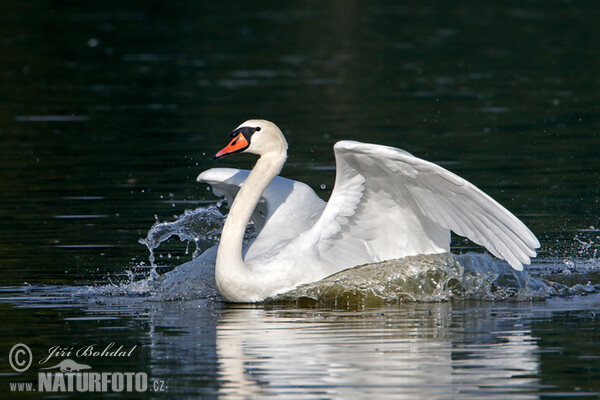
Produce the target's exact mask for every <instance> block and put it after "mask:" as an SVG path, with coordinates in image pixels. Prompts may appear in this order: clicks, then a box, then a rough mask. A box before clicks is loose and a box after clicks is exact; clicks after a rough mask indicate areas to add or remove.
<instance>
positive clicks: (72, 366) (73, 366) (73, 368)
mask: <svg viewBox="0 0 600 400" xmlns="http://www.w3.org/2000/svg"><path fill="white" fill-rule="evenodd" d="M91 368H92V367H90V366H89V365H85V364H78V363H76V362H75V361H73V360H69V359H68V358H67V359H66V360H62V361H61V362H59V363H58V364H56V365H55V366H54V367H47V368H40V370H44V369H60V372H79V371H82V370H84V369H91Z"/></svg>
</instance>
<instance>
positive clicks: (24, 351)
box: [8, 343, 33, 372]
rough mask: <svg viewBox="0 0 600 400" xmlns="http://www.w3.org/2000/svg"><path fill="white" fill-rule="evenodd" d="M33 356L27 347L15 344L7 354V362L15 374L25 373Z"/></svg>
mask: <svg viewBox="0 0 600 400" xmlns="http://www.w3.org/2000/svg"><path fill="white" fill-rule="evenodd" d="M32 361H33V355H32V354H31V349H30V348H29V346H27V345H26V344H23V343H17V344H15V345H14V346H13V347H12V349H10V353H8V362H9V364H10V366H11V367H12V369H14V370H15V371H17V372H25V371H27V370H28V369H29V367H31V362H32Z"/></svg>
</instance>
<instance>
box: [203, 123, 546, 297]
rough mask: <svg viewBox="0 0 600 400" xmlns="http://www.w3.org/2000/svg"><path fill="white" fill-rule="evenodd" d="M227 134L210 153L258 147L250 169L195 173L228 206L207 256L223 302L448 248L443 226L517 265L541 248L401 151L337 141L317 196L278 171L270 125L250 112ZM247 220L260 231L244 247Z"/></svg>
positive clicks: (277, 136)
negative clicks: (326, 194)
mask: <svg viewBox="0 0 600 400" xmlns="http://www.w3.org/2000/svg"><path fill="white" fill-rule="evenodd" d="M230 136H231V137H232V140H231V142H230V143H229V144H228V145H227V146H226V147H225V148H223V149H222V150H221V151H219V152H218V153H217V154H216V155H215V159H216V158H221V157H224V156H226V155H229V154H234V153H240V152H244V153H253V154H257V155H259V156H260V157H259V159H258V161H257V162H256V165H255V166H254V168H253V169H252V171H250V172H248V171H245V170H237V169H230V168H214V169H209V170H207V171H204V172H202V173H201V174H200V175H199V176H198V179H197V180H198V182H205V183H208V184H210V185H211V186H212V188H213V191H214V192H215V194H217V195H220V196H225V197H226V198H227V200H228V204H230V205H231V208H230V211H229V215H228V216H227V219H226V221H225V225H224V226H223V232H222V234H221V240H220V243H219V246H218V250H217V258H216V264H215V281H216V284H217V287H218V289H219V291H220V292H221V294H222V295H223V296H224V297H225V299H226V300H228V301H231V302H258V301H262V300H264V299H266V298H268V297H271V296H275V295H277V294H280V293H284V292H287V291H289V290H291V289H293V288H295V287H297V286H299V285H301V284H304V283H308V282H315V281H318V280H321V279H323V278H325V277H327V276H329V275H331V274H334V273H336V272H339V271H341V270H344V269H347V268H350V267H353V266H356V265H361V264H366V263H373V262H379V261H384V260H388V259H394V258H401V257H406V256H410V255H418V254H435V253H443V252H448V251H450V231H451V230H452V231H454V232H456V233H457V234H459V235H461V236H466V237H467V238H469V239H470V240H472V241H473V242H475V243H477V244H479V245H482V246H484V247H485V248H486V249H487V250H489V251H490V253H492V254H493V255H495V256H496V257H498V258H502V259H504V260H506V261H507V262H508V263H509V264H510V265H511V266H512V267H513V268H514V269H516V270H522V269H523V264H529V263H530V258H531V257H535V256H536V252H535V249H536V248H538V247H540V244H539V242H538V240H537V239H536V237H535V236H534V235H533V233H531V231H530V230H529V229H528V228H527V227H526V226H525V225H524V224H523V223H522V222H521V221H520V220H519V219H518V218H517V217H515V216H514V215H513V214H511V213H510V212H509V211H507V210H506V209H505V208H504V207H502V206H501V205H500V204H498V203H497V202H496V201H494V200H493V199H492V198H491V197H489V196H488V195H486V194H485V193H483V192H482V191H481V190H479V189H478V188H476V187H475V186H474V185H472V184H471V183H469V182H467V181H466V180H464V179H462V178H460V177H459V176H457V175H455V174H453V173H451V172H449V171H447V170H446V169H444V168H442V167H440V166H438V165H436V164H433V163H430V162H428V161H425V160H421V159H419V158H417V157H415V156H413V155H411V154H410V153H408V152H406V151H403V150H400V149H396V148H393V147H388V146H381V145H375V144H366V143H360V142H355V141H349V140H345V141H340V142H337V143H336V144H335V146H334V147H333V149H334V152H335V159H336V168H337V172H336V178H335V186H334V188H333V192H332V193H331V197H330V198H329V201H328V202H327V203H325V202H324V201H323V200H321V199H320V198H319V197H318V196H317V195H316V193H315V192H314V191H313V190H312V189H311V188H310V187H308V186H307V185H305V184H304V183H301V182H296V181H292V180H289V179H285V178H281V177H277V175H278V174H279V172H280V171H281V168H282V166H283V164H284V162H285V160H286V158H287V142H286V140H285V138H284V136H283V134H282V133H281V131H280V130H279V128H278V127H277V126H276V125H275V124H274V123H272V122H269V121H265V120H249V121H246V122H244V123H243V124H241V125H240V126H239V127H237V128H236V129H235V130H234V131H233V132H231V134H230ZM233 198H235V199H234V200H233V202H232V201H231V200H232V199H233ZM251 218H252V219H253V221H254V223H255V225H256V227H257V229H259V233H258V235H257V237H256V238H255V239H254V241H253V242H252V243H251V244H250V246H249V247H247V248H246V249H243V246H242V241H243V237H244V232H245V229H246V226H247V224H248V222H249V220H250V219H251ZM242 257H243V258H242Z"/></svg>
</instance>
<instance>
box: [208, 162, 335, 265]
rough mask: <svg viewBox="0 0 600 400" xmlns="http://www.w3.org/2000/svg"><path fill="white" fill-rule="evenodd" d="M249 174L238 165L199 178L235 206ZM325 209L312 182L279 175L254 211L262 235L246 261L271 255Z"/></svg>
mask: <svg viewBox="0 0 600 400" xmlns="http://www.w3.org/2000/svg"><path fill="white" fill-rule="evenodd" d="M249 173H250V171H248V170H241V169H234V168H212V169H209V170H206V171H204V172H202V173H201V174H200V175H198V178H197V179H196V180H197V181H198V182H204V183H208V184H209V185H211V187H212V189H213V192H214V193H215V194H216V195H217V196H223V197H225V198H226V200H227V203H228V204H229V205H231V203H232V201H233V199H234V198H235V196H236V195H237V193H238V191H239V189H240V186H241V185H242V183H244V181H245V180H246V178H247V177H248V174H249ZM324 208H325V202H324V201H323V200H321V199H320V198H319V196H317V194H316V193H315V192H314V191H313V190H312V189H311V188H310V187H309V186H308V185H306V184H304V183H302V182H298V181H294V180H291V179H286V178H282V177H280V176H277V177H275V179H273V181H271V183H269V186H268V187H267V189H266V190H265V191H264V192H263V194H262V196H261V199H260V201H259V203H258V204H257V206H256V209H255V210H254V213H253V214H252V221H254V224H255V226H256V227H257V229H258V230H259V234H258V236H257V237H256V239H255V240H254V242H253V243H252V244H251V246H250V247H249V248H248V249H247V250H246V255H245V259H246V261H249V260H251V259H254V258H257V257H265V258H268V257H271V256H272V255H273V252H274V251H275V249H276V248H279V247H281V246H284V245H285V244H286V243H287V242H289V241H290V240H291V239H293V238H296V237H297V236H298V235H299V234H300V233H302V232H305V231H306V230H307V229H309V228H310V227H312V226H313V224H314V223H315V221H316V220H317V218H318V217H319V216H320V215H321V213H322V212H323V209H324Z"/></svg>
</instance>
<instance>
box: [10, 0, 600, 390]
mask: <svg viewBox="0 0 600 400" xmlns="http://www.w3.org/2000/svg"><path fill="white" fill-rule="evenodd" d="M598 20H600V8H599V6H598V4H597V2H595V1H551V2H543V3H537V2H528V3H523V2H501V3H498V2H491V1H489V2H488V1H484V2H478V3H477V5H474V4H470V3H458V4H453V5H451V6H450V5H449V4H447V3H446V2H430V3H427V4H424V3H423V2H401V3H399V2H393V1H382V2H377V3H376V4H375V3H368V2H356V1H333V2H327V3H325V4H320V3H318V2H302V3H297V2H294V3H292V2H283V3H281V4H273V3H271V2H260V1H259V2H252V3H247V2H238V1H233V2H227V3H226V4H218V3H207V2H194V1H180V2H156V1H147V2H143V3H141V2H116V1H114V2H113V1H108V2H85V4H84V3H83V2H70V1H67V2H58V3H56V4H55V3H50V2H44V1H41V0H40V1H29V2H19V1H13V0H9V1H4V2H2V3H1V4H0V50H1V54H2V56H1V58H0V65H1V66H2V68H0V82H1V86H0V176H1V177H2V183H3V184H2V190H1V191H0V221H1V224H2V230H0V267H1V268H2V272H3V275H2V280H1V281H0V285H1V287H0V291H1V292H2V294H1V295H0V303H1V304H0V317H1V318H2V320H3V321H4V324H2V326H1V327H0V331H1V332H2V335H1V336H0V338H1V339H0V341H1V345H0V351H1V355H0V385H1V386H0V390H1V391H3V392H5V391H8V390H9V382H18V381H23V382H24V381H36V380H37V377H36V374H37V372H38V370H39V367H40V366H39V365H37V364H36V365H34V366H33V367H32V368H31V369H30V370H28V371H27V372H25V373H23V374H20V373H16V372H15V371H13V369H12V368H11V367H10V365H9V363H8V354H9V351H10V349H11V348H12V346H13V345H14V344H16V343H19V342H22V343H25V344H27V345H28V346H29V347H30V348H31V350H32V353H33V355H34V362H35V363H37V362H38V361H39V360H40V359H41V358H42V356H43V355H45V354H46V355H47V353H48V349H49V348H50V347H52V346H57V345H60V346H70V347H75V348H79V347H82V346H88V345H91V344H97V345H98V346H99V347H106V345H108V344H109V343H111V342H115V344H116V345H123V346H124V347H125V348H131V347H132V346H135V345H137V348H136V349H135V351H134V352H133V353H132V355H131V356H130V357H124V358H120V359H117V360H115V359H110V358H87V359H86V358H76V357H73V358H74V359H76V361H78V362H79V363H88V364H89V365H91V366H92V367H93V369H94V370H95V371H143V372H146V373H148V375H149V376H150V377H151V378H153V379H156V380H164V381H165V382H166V383H167V387H168V390H167V391H166V392H165V394H166V395H171V396H176V397H185V396H190V397H193V396H199V395H202V396H206V397H220V396H223V397H228V396H230V397H234V398H235V397H240V396H241V397H252V396H255V397H269V396H271V397H276V398H286V397H289V398H365V397H380V396H390V395H396V396H397V397H406V398H415V397H423V398H432V397H437V398H462V397H473V398H479V397H483V396H485V397H488V396H492V397H494V396H495V397H497V398H506V397H507V396H509V395H510V396H513V397H517V398H539V397H544V396H566V397H575V396H580V397H597V396H599V395H600V384H599V383H598V382H600V336H599V333H598V332H600V330H598V328H600V320H599V317H598V311H599V307H600V297H599V295H598V285H600V272H599V270H600V266H599V263H600V261H598V258H597V257H598V256H600V255H599V254H598V248H599V246H598V242H599V241H600V212H599V201H600V189H599V182H600V131H599V130H600V106H599V104H600V95H599V93H600V77H599V76H600V75H599V74H598V71H600V28H598V23H597V21H598ZM255 117H258V118H267V119H270V120H272V121H274V122H276V123H277V124H278V125H279V126H280V127H281V128H282V129H283V131H284V133H285V134H286V137H287V139H288V142H289V144H290V154H289V161H288V163H287V164H286V166H285V167H284V170H283V172H282V174H283V175H284V176H286V177H288V178H292V179H296V180H300V181H303V182H306V183H308V184H309V185H311V186H312V187H313V188H314V189H315V190H316V191H317V193H318V194H319V195H322V197H323V198H327V196H328V195H329V193H330V190H331V188H332V185H333V179H334V174H335V171H334V169H333V165H334V164H333V154H332V151H331V146H332V145H333V143H334V142H335V141H336V140H339V139H354V140H361V141H367V142H373V143H383V144H388V145H392V146H396V147H400V148H403V149H406V150H408V151H410V152H412V153H413V154H415V155H417V156H420V157H423V158H426V159H428V160H431V161H434V162H437V163H439V164H441V165H443V166H445V167H446V168H448V169H450V170H452V171H453V172H455V173H457V174H459V175H461V176H463V177H465V178H467V179H468V180H470V181H471V182H473V183H474V184H476V185H477V186H479V187H480V188H482V189H483V190H484V191H486V192H487V193H488V194H490V195H491V196H492V197H494V198H495V199H497V200H498V201H499V202H500V203H502V204H503V205H505V206H506V207H507V208H508V209H509V210H511V211H513V212H514V213H515V214H516V215H517V216H518V217H519V218H521V219H522V220H523V221H524V222H525V223H526V224H527V225H528V226H529V227H530V228H531V230H532V231H533V232H534V233H536V235H537V236H538V238H539V239H540V242H541V243H542V248H541V250H540V252H539V256H538V259H537V261H536V262H535V263H534V265H533V266H532V271H534V272H535V274H536V276H541V277H543V278H548V279H551V280H553V281H557V282H559V283H560V284H564V285H566V287H567V288H570V289H572V290H567V291H563V292H561V294H560V295H557V296H553V297H551V298H549V299H546V300H535V301H514V300H512V301H496V302H485V301H472V300H467V299H463V300H461V299H454V300H451V301H443V302H433V303H420V302H417V303H412V302H408V303H407V302H401V303H399V304H384V305H377V306H364V307H361V306H358V307H355V306H352V307H349V308H346V307H343V306H340V305H339V304H338V305H337V306H336V307H316V308H315V307H313V306H310V307H309V308H306V307H302V306H297V305H296V304H270V305H263V306H255V307H234V306H229V305H225V304H223V303H221V302H219V301H216V300H214V299H196V300H186V301H173V302H159V301H147V299H146V297H145V296H131V295H130V296H103V295H100V294H99V293H98V292H94V290H93V289H85V288H86V287H87V286H90V285H91V286H92V287H94V285H96V286H98V285H107V284H111V283H112V284H114V285H116V286H118V285H119V284H126V282H129V281H130V279H131V276H134V277H135V278H137V279H140V278H143V277H147V276H148V275H149V274H150V268H149V267H148V264H149V260H148V251H147V249H146V248H145V247H144V246H142V245H140V244H139V243H138V239H139V238H142V237H145V236H146V234H147V232H148V230H149V229H150V227H151V225H152V224H153V223H154V221H155V216H157V217H158V218H159V219H160V220H161V221H162V220H173V219H175V216H179V215H182V214H183V213H184V211H185V210H186V209H196V208H198V207H203V206H207V205H208V204H213V203H214V202H215V198H214V197H213V196H212V195H211V194H210V192H208V191H207V190H206V188H205V187H203V186H199V185H198V184H196V183H195V177H196V176H197V174H198V173H199V172H201V171H202V170H204V169H207V168H210V167H213V166H233V167H239V168H248V167H249V166H250V165H251V163H252V161H253V159H252V158H251V157H250V156H240V157H238V158H237V159H228V160H226V161H220V162H213V161H211V155H212V154H214V152H215V151H217V150H218V149H220V148H221V147H223V145H224V144H225V142H226V140H227V137H226V135H225V133H226V132H229V131H230V130H231V129H232V128H234V127H235V126H237V125H238V124H239V123H241V122H242V121H244V120H246V119H249V118H255ZM456 239H457V240H456V241H455V242H454V244H455V251H456V252H466V251H472V250H476V251H477V250H478V249H477V248H476V247H475V246H473V245H471V244H470V243H468V242H466V241H463V240H461V239H460V238H456ZM193 250H194V247H193V245H192V246H191V247H190V248H189V251H187V253H186V244H185V243H181V242H179V241H177V240H176V239H171V240H170V241H168V242H166V243H164V244H162V245H161V247H160V248H159V249H158V250H157V252H156V260H157V263H158V264H159V265H160V267H159V268H158V272H159V273H160V274H162V273H164V272H165V271H168V270H170V269H172V268H173V267H175V266H176V265H178V264H181V263H182V262H184V261H188V260H189V259H191V257H192V255H191V253H192V252H193ZM578 285H579V286H578ZM86 290H88V292H87V294H86ZM82 291H83V292H82ZM141 292H142V293H144V291H143V290H141ZM77 293H79V294H77ZM290 360H291V361H290ZM109 395H114V394H106V396H109ZM156 395H157V396H160V394H156ZM30 396H31V397H35V398H39V397H41V396H42V394H40V393H33V394H30ZM122 396H123V397H127V395H125V394H122ZM23 397H25V395H23Z"/></svg>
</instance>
